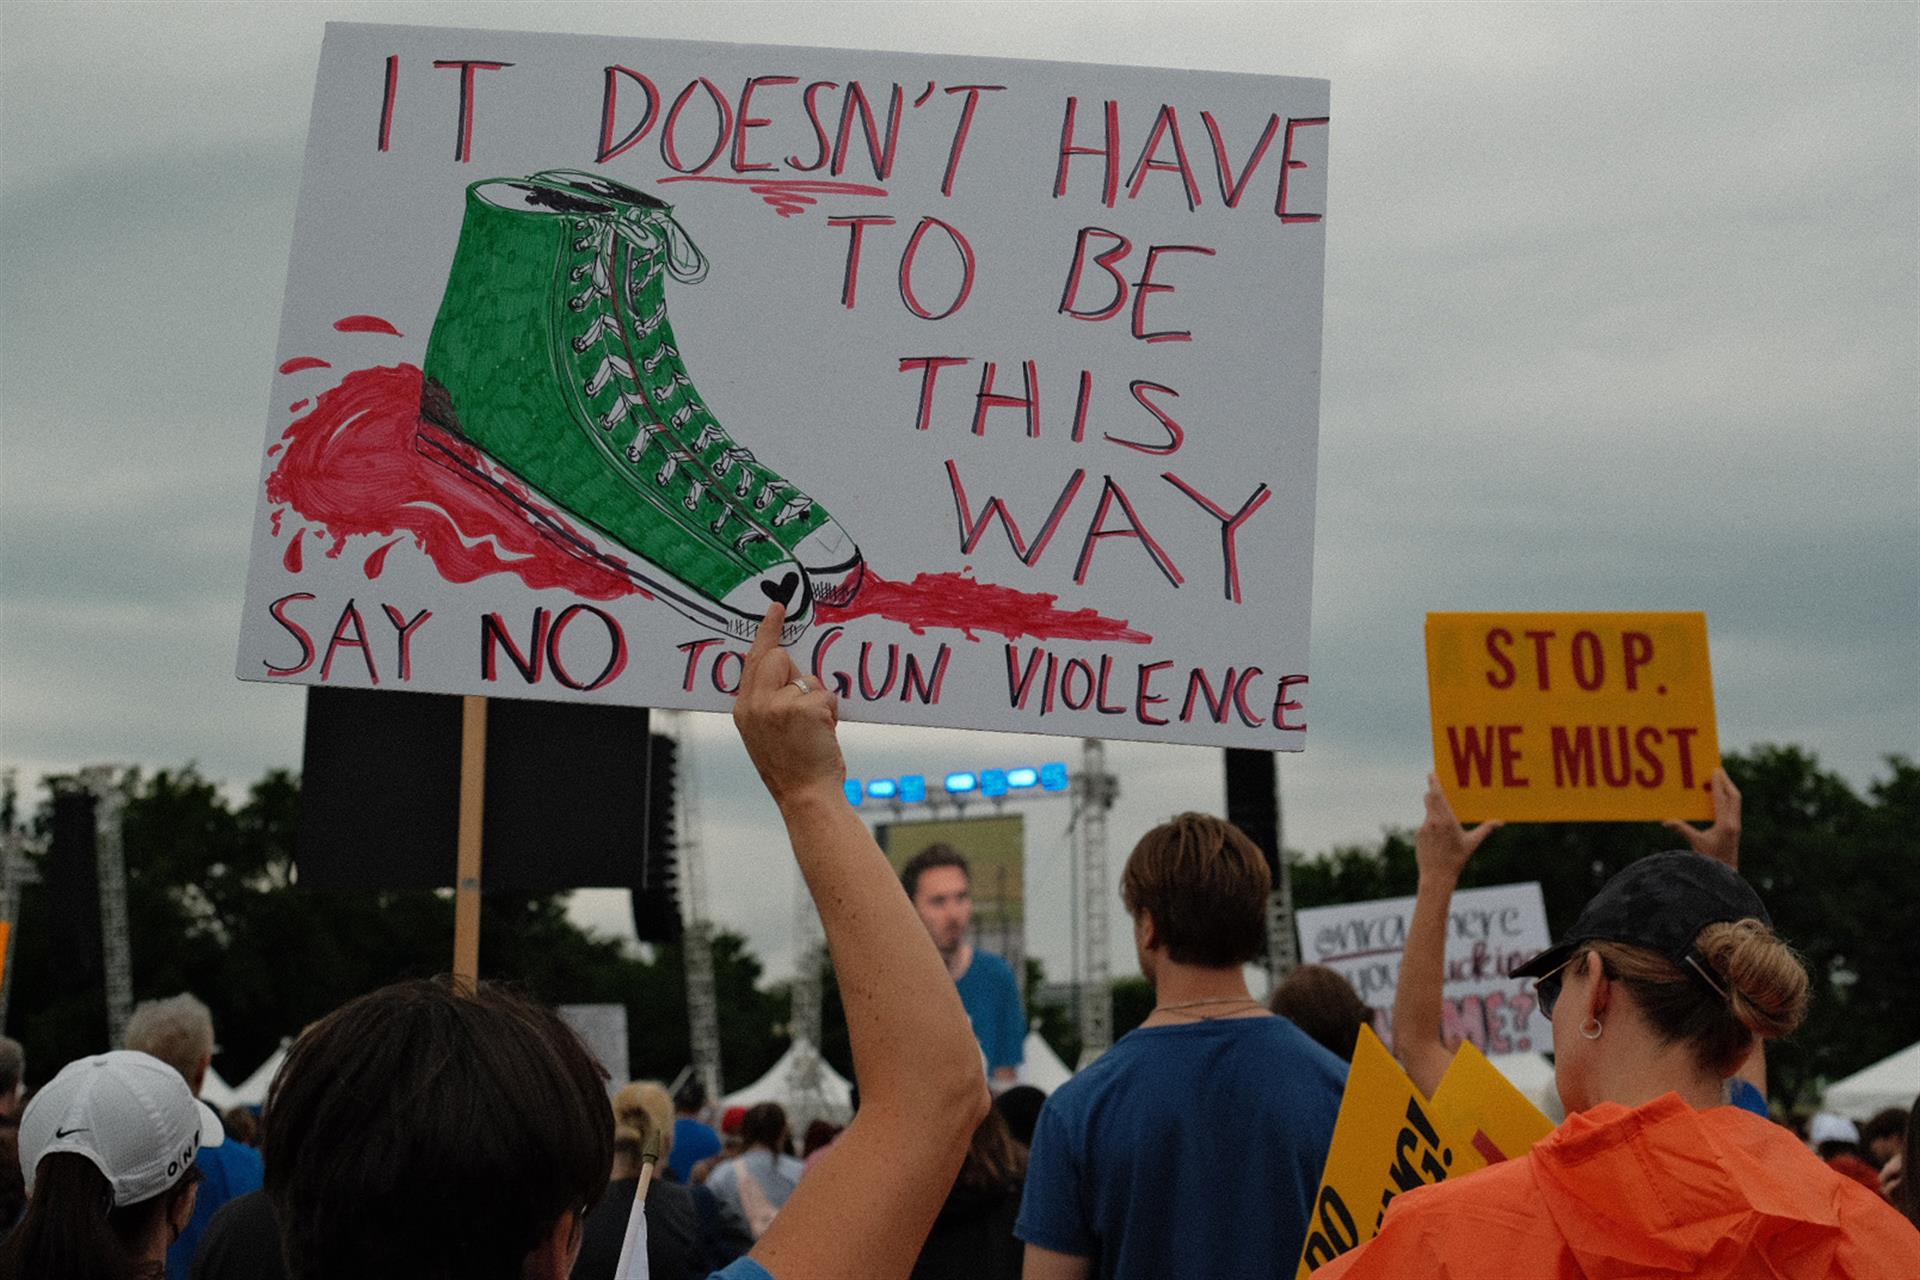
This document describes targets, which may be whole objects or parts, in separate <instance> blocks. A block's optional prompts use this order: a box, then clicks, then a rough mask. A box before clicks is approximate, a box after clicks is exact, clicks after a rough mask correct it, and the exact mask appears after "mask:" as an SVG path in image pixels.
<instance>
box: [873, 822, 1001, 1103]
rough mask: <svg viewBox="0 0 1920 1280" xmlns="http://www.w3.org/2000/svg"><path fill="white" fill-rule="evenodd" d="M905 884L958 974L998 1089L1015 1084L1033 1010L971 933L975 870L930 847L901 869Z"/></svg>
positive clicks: (946, 848) (944, 848) (946, 847)
mask: <svg viewBox="0 0 1920 1280" xmlns="http://www.w3.org/2000/svg"><path fill="white" fill-rule="evenodd" d="M900 884H901V886H902V887H904V888H905V889H906V891H907V897H908V898H910V899H911V900H912V901H913V909H914V910H915V911H917V912H919V913H920V923H922V924H924V925H926V926H927V932H928V933H929V934H931V935H932V936H933V945H934V947H935V948H936V949H937V950H938V951H939V952H940V958H941V959H942V960H944V961H946V963H947V972H948V973H950V974H952V975H953V983H954V986H955V987H956V988H957V989H958V990H959V992H960V1003H961V1004H963V1005H965V1006H966V1010H967V1020H968V1021H970V1022H971V1023H973V1037H974V1039H976V1040H978V1041H979V1042H980V1052H981V1054H982V1055H984V1056H985V1058H986V1060H987V1074H988V1076H989V1078H991V1079H992V1081H993V1082H994V1086H995V1087H996V1088H999V1087H1001V1086H1003V1085H1010V1084H1013V1083H1014V1082H1015V1081H1017V1080H1018V1079H1019V1078H1020V1064H1021V1063H1022V1062H1024V1061H1026V1042H1027V1014H1026V1010H1025V1009H1023V1008H1022V1007H1021V1005H1020V986H1019V984H1018V983H1017V982H1015V981H1014V977H1013V970H1012V969H1010V968H1008V967H1007V962H1006V961H1005V960H1002V959H1001V958H1000V957H999V956H996V955H992V954H990V953H988V952H985V951H978V950H975V949H974V945H973V942H972V940H971V939H970V938H969V936H968V934H969V931H970V930H971V928H972V926H973V870H972V868H970V867H969V866H968V865H967V860H966V858H965V857H963V856H962V855H961V854H960V852H959V851H958V850H957V849H955V848H954V847H953V846H952V845H950V844H933V845H928V846H927V847H926V848H924V849H922V850H921V851H920V852H919V853H917V854H915V855H914V856H913V857H912V858H909V859H908V860H907V864H906V865H905V866H904V867H901V868H900Z"/></svg>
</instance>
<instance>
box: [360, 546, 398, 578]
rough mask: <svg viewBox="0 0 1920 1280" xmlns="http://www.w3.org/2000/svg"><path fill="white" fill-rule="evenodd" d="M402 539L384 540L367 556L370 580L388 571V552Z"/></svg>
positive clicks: (367, 569)
mask: <svg viewBox="0 0 1920 1280" xmlns="http://www.w3.org/2000/svg"><path fill="white" fill-rule="evenodd" d="M401 541H402V539H400V538H395V539H394V540H393V541H392V542H383V543H381V544H380V546H379V547H378V549H376V550H375V551H374V553H373V554H372V555H370V556H368V557H367V563H366V572H367V580H368V581H372V580H373V579H375V578H377V577H379V576H380V575H381V574H383V573H385V572H386V571H387V552H389V551H391V550H393V548H394V546H395V545H396V544H398V543H399V542H401Z"/></svg>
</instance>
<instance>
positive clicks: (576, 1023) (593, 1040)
mask: <svg viewBox="0 0 1920 1280" xmlns="http://www.w3.org/2000/svg"><path fill="white" fill-rule="evenodd" d="M556 1012H558V1013H559V1015H560V1020H561V1021H562V1022H565V1023H566V1024H567V1025H568V1026H569V1027H572V1028H573V1034H575V1035H577V1036H579V1037H580V1041H581V1043H582V1044H584V1045H586V1046H587V1051H588V1052H589V1053H591V1054H592V1055H593V1056H594V1060H595V1061H597V1062H598V1063H599V1064H600V1065H601V1066H603V1067H605V1068H606V1069H607V1092H609V1093H612V1092H613V1091H615V1090H617V1089H618V1088H619V1087H620V1086H621V1085H623V1084H625V1083H626V1082H627V1080H628V1078H629V1077H628V1074H627V1006H625V1005H623V1004H563V1005H560V1006H558V1008H557V1010H556Z"/></svg>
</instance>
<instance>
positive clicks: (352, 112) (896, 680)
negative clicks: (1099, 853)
mask: <svg viewBox="0 0 1920 1280" xmlns="http://www.w3.org/2000/svg"><path fill="white" fill-rule="evenodd" d="M1330 122H1331V117H1330V114H1329V109H1328V86H1327V83H1326V82H1325V81H1323V80H1311V79H1289V78H1282V77H1278V76H1254V75H1241V74H1225V73H1214V72H1204V71H1190V70H1178V71H1174V70H1160V69H1155V68H1150V67H1116V66H1094V65H1083V64H1071V63H1048V62H1033V61H1021V60H1016V59H1011V58H964V57H948V56H938V55H926V54H901V53H885V52H875V51H856V50H839V49H818V48H798V47H777V46H768V45H748V44H717V43H689V42H679V41H659V40H642V39H631V38H609V37H599V36H585V35H581V36H571V35H534V34H524V33H516V32H506V31H480V30H460V29H451V28H448V29H441V28H422V27H402V26H373V25H363V24H332V25H330V26H329V27H328V28H327V36H326V42H325V45H324V48H323V49H322V51H321V58H320V72H319V83H318V86H317V88H316V90H315V93H314V99H313V118H312V126H311V130H310V133H309V137H308V142H307V153H306V168H305V176H304V180H303V182H302V186H301V194H300V204H299V210H298V216H297V220H296V223H295V233H294V241H293V249H292V258H291V263H290V266H289V270H288V278H287V296H286V303H285V309H284V313H283V318H282V325H281V333H280V343H279V351H278V355H277V360H276V365H277V375H276V378H275V381H274V390H273V394H272V399H271V402H270V416H269V424H268V428H267V434H266V442H265V451H264V455H263V459H262V468H261V472H260V491H259V505H258V511H257V515H256V517H255V527H254V541H253V558H252V564H251V569H250V573H249V576H248V582H247V601H246V607H245V614H244V617H243V621H242V626H241V635H240V652H239V659H238V671H239V674H240V675H241V676H242V677H243V678H245V679H250V680H264V681H272V682H294V683H319V684H332V685H347V686H354V687H376V686H377V687H379V688H384V689H415V690H425V691H431V692H439V693H468V694H486V695H490V696H499V697H534V698H552V699H561V700H591V701H603V702H618V703H626V704H633V705H644V706H658V707H688V708H695V709H705V710H721V709H724V708H725V707H726V706H727V705H728V702H729V699H730V696H731V694H732V692H733V690H734V689H735V687H736V686H737V683H738V680H739V675H740V665H741V658H742V655H743V654H744V652H745V650H746V648H747V646H748V644H749V643H750V642H751V639H752V637H753V636H754V635H755V634H756V632H757V630H758V628H759V626H760V621H761V618H762V615H763V614H764V613H765V612H766V610H767V608H768V606H769V603H770V602H772V601H776V600H777V601H780V602H782V603H783V604H784V605H785V607H786V619H785V625H784V628H783V631H782V635H781V639H782V641H783V642H784V643H786V644H787V645H789V646H790V651H791V652H792V654H793V656H794V659H795V661H796V662H797V663H799V665H800V666H801V667H802V668H803V669H807V670H810V671H811V672H812V673H814V675H815V676H816V677H817V678H818V679H819V680H820V681H821V682H823V683H825V684H827V685H830V686H831V687H834V688H837V689H838V690H839V691H840V693H841V695H842V698H843V712H844V714H845V715H846V716H847V717H848V718H850V719H866V720H885V721H893V722H897V723H907V724H925V725H943V726H963V727H972V728H987V729H1002V730H1022V731H1027V732H1041V733H1052V734H1064V735H1073V736H1098V737H1109V738H1138V739H1145V740H1151V741H1161V742H1189V743H1211V744H1215V745H1231V746H1242V747H1260V748H1266V749H1273V750H1298V749H1300V748H1301V747H1303V746H1304V744H1305V740H1306V731H1307V725H1308V723H1309V715H1308V710H1307V707H1308V701H1309V699H1308V682H1307V671H1308V668H1307V650H1308V643H1307V642H1308V620H1309V600H1310V596H1311V590H1312V569H1313V526H1314V474H1315V462H1316V456H1317V448H1318V423H1319V381H1320V342H1321V338H1320V334H1321V294H1322V275H1323V266H1324V256H1325V243H1326V226H1327V219H1328V218H1329V217H1331V216H1332V215H1331V214H1330V213H1329V212H1328V208H1329V206H1328V194H1329V193H1328V186H1327V172H1328V171H1327V153H1328V139H1329V137H1330V135H1331V132H1332V130H1331V124H1330Z"/></svg>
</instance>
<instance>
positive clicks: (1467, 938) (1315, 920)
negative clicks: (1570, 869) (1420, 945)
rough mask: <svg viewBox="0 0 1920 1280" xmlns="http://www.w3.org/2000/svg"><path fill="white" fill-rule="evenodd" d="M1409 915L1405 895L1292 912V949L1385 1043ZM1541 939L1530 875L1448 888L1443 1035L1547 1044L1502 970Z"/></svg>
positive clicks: (1503, 1048)
mask: <svg viewBox="0 0 1920 1280" xmlns="http://www.w3.org/2000/svg"><path fill="white" fill-rule="evenodd" d="M1412 921H1413V899H1412V898H1381V899H1379V900H1377V901H1374V902H1354V903H1348V904H1346V905H1343V906H1337V907H1307V908H1305V909H1303V910H1301V911H1299V912H1297V913H1296V915H1295V922H1296V924H1297V925H1298V927H1299V930H1300V955H1301V957H1302V958H1303V959H1304V960H1305V961H1306V962H1307V963H1309V964H1323V965H1326V966H1327V967H1328V968H1330V969H1334V970H1337V971H1338V972H1339V973H1340V974H1341V975H1342V976H1344V977H1345V978H1346V979H1347V981H1349V982H1351V983H1352V984H1353V987H1354V990H1356V991H1358V992H1359V993H1360V998H1361V999H1362V1000H1364V1001H1366V1002H1367V1004H1368V1005H1369V1006H1370V1007H1371V1008H1372V1009H1373V1011H1374V1012H1373V1021H1374V1026H1375V1028H1376V1029H1378V1030H1379V1032H1380V1038H1381V1039H1383V1040H1386V1041H1387V1042H1388V1043H1389V1044H1390V1043H1392V1037H1391V1035H1390V1034H1389V1032H1390V1031H1391V1030H1392V1021H1393V996H1394V992H1395V991H1396V990H1398V988H1399V986H1400V953H1401V949H1402V948H1403V947H1404V946H1405V945H1406V941H1407V926H1408V925H1409V924H1411V923H1412ZM1550 942H1551V939H1550V938H1549V936H1548V934H1547V906H1546V901H1545V900H1544V899H1543V898H1542V897H1541V896H1540V885H1539V884H1538V883H1537V882H1529V883H1526V884H1503V885H1494V886H1492V887H1491V888H1486V889H1460V890H1456V891H1455V892H1454V895H1453V902H1452V905H1451V913H1450V918H1449V920H1448V922H1447V980H1446V990H1445V1006H1444V1008H1443V1010H1442V1013H1441V1034H1442V1035H1443V1036H1445V1037H1446V1040H1447V1043H1449V1044H1457V1043H1459V1042H1460V1041H1461V1040H1471V1041H1472V1042H1473V1043H1474V1045H1475V1047H1477V1048H1478V1049H1479V1050H1480V1051H1481V1052H1482V1053H1488V1054H1498V1053H1547V1052H1550V1051H1551V1050H1552V1049H1553V1026H1552V1024H1551V1023H1550V1022H1549V1021H1548V1020H1547V1019H1546V1018H1543V1017H1541V1016H1540V1015H1539V1013H1538V1012H1537V1011H1536V1009H1535V1007H1534V996H1533V983H1532V981H1531V980H1529V979H1526V978H1509V977H1507V974H1508V973H1510V972H1512V971H1513V970H1514V969H1515V968H1518V967H1519V966H1520V965H1523V964H1525V963H1526V962H1527V961H1528V960H1530V959H1532V958H1533V957H1534V955H1536V954H1537V953H1539V952H1541V951H1544V950H1546V948H1547V946H1548V945H1549V943H1550Z"/></svg>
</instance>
